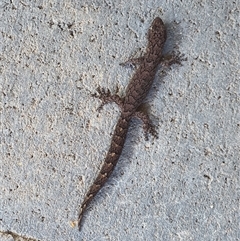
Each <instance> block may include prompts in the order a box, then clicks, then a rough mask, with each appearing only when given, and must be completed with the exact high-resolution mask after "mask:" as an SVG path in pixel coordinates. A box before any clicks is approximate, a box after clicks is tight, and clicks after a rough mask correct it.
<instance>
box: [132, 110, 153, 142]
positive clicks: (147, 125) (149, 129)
mask: <svg viewBox="0 0 240 241" xmlns="http://www.w3.org/2000/svg"><path fill="white" fill-rule="evenodd" d="M134 117H137V118H139V119H140V120H142V122H143V130H144V134H145V139H146V140H148V134H151V135H152V136H153V137H155V138H158V134H157V131H156V128H155V126H154V125H153V124H152V121H151V120H150V118H149V115H148V114H147V113H146V112H145V111H142V110H137V111H136V112H135V114H134Z"/></svg>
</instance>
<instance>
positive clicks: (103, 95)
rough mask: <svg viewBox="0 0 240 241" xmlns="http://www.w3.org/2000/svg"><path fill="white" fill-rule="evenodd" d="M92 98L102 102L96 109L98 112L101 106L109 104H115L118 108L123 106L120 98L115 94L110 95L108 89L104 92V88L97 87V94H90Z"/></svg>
mask: <svg viewBox="0 0 240 241" xmlns="http://www.w3.org/2000/svg"><path fill="white" fill-rule="evenodd" d="M117 91H118V88H117ZM92 97H95V98H98V99H100V100H101V101H102V103H101V105H100V106H99V107H98V109H97V110H98V111H101V109H102V108H103V106H104V105H105V104H108V103H110V102H115V103H116V104H117V105H118V106H119V107H122V105H123V100H122V98H121V97H120V96H119V95H117V94H115V95H112V94H111V92H110V90H109V89H108V90H105V89H104V88H100V87H98V88H97V93H95V94H92Z"/></svg>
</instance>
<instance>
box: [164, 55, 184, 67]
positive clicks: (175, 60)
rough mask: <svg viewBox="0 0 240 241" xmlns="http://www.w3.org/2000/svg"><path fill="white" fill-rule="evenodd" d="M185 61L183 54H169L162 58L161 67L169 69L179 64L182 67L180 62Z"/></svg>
mask: <svg viewBox="0 0 240 241" xmlns="http://www.w3.org/2000/svg"><path fill="white" fill-rule="evenodd" d="M186 60H187V58H186V57H184V54H180V53H179V52H173V53H171V54H167V55H165V56H163V58H162V61H161V65H162V66H163V67H170V66H171V65H173V64H179V65H181V66H182V62H183V61H186Z"/></svg>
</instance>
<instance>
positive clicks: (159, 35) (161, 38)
mask: <svg viewBox="0 0 240 241" xmlns="http://www.w3.org/2000/svg"><path fill="white" fill-rule="evenodd" d="M166 38H167V33H166V29H165V26H164V23H163V21H162V19H161V18H159V17H156V18H155V19H154V20H153V22H152V25H151V27H150V29H149V31H148V41H149V44H153V45H155V44H158V45H159V46H160V47H162V45H163V44H164V42H165V41H166Z"/></svg>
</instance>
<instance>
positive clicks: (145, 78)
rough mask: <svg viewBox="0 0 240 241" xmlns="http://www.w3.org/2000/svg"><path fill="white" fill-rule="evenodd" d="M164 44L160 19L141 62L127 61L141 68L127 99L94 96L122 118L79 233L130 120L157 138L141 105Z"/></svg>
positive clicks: (90, 193) (104, 93) (101, 93)
mask: <svg viewBox="0 0 240 241" xmlns="http://www.w3.org/2000/svg"><path fill="white" fill-rule="evenodd" d="M165 41H166V30H165V26H164V23H163V21H162V20H161V19H160V18H159V17H157V18H155V19H154V21H153V22H152V25H151V27H150V29H149V31H148V46H147V51H146V53H145V55H144V56H142V57H140V58H135V59H130V60H129V61H128V62H129V63H133V64H136V65H138V68H137V69H136V72H135V74H134V75H133V77H132V79H131V81H130V83H129V85H128V87H127V89H126V94H125V97H123V98H122V97H120V96H118V95H117V94H115V95H111V94H110V91H105V90H104V89H100V88H98V90H97V91H98V94H94V95H93V96H94V97H97V98H100V99H101V100H102V104H101V106H100V107H99V109H100V108H102V106H103V105H104V104H106V103H109V102H115V103H117V104H118V106H119V107H120V109H121V115H120V118H119V120H118V122H117V125H116V127H115V131H114V134H113V136H112V141H111V145H110V148H109V150H108V153H107V155H106V158H105V160H104V163H103V166H102V168H101V170H100V172H99V174H98V176H97V178H96V179H95V181H94V183H93V184H92V186H91V187H90V189H89V191H88V193H87V194H86V196H85V199H84V201H83V203H82V204H81V208H80V212H79V217H78V226H79V229H80V224H81V220H82V216H83V213H84V211H85V210H86V208H87V206H88V204H89V203H90V202H91V200H92V199H93V198H94V196H95V195H96V194H97V192H98V191H99V190H100V189H101V187H102V186H103V185H104V184H105V182H106V181H107V179H108V178H109V176H110V175H111V173H112V171H113V169H114V167H115V166H116V164H117V161H118V159H119V157H120V155H121V153H122V150H123V146H124V142H125V139H126V136H127V132H128V128H129V124H130V120H131V118H133V117H137V118H140V119H141V120H142V121H143V129H144V131H145V134H148V133H151V134H152V135H153V136H156V132H155V130H154V127H153V125H152V124H151V121H150V119H149V116H148V114H147V113H145V112H143V111H142V110H141V105H142V103H143V100H144V99H145V97H146V96H147V94H148V92H149V90H150V88H151V85H152V82H153V80H154V77H155V74H156V71H157V67H158V65H159V64H160V63H163V62H166V61H165V60H164V58H163V55H162V50H163V45H164V43H165ZM180 60H181V59H180V57H179V56H173V57H172V58H171V60H168V65H171V64H173V63H179V62H180Z"/></svg>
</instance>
